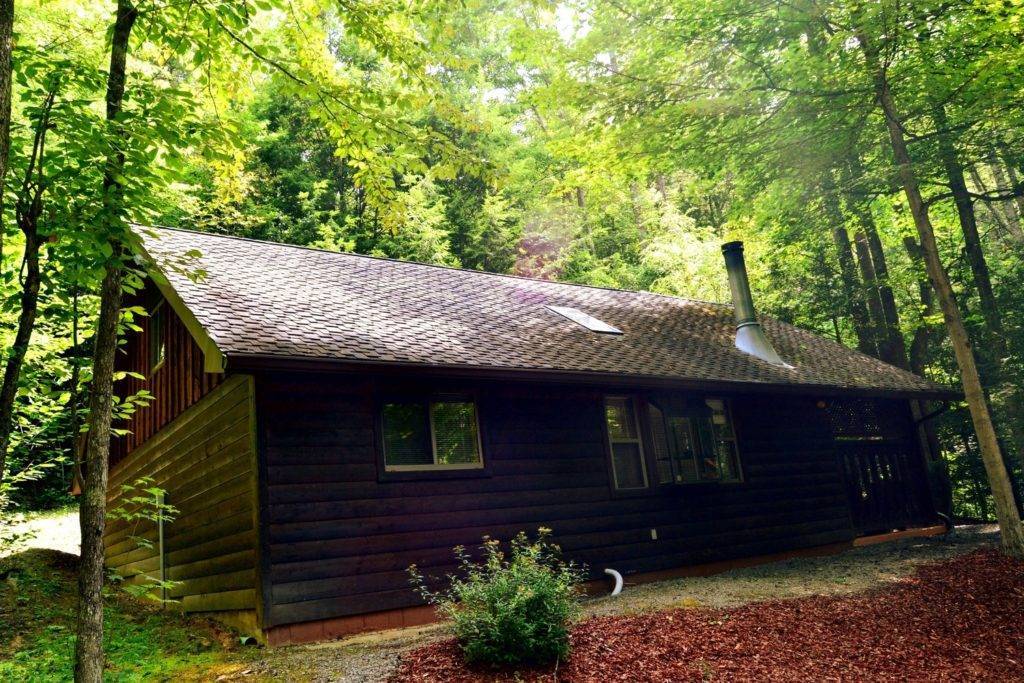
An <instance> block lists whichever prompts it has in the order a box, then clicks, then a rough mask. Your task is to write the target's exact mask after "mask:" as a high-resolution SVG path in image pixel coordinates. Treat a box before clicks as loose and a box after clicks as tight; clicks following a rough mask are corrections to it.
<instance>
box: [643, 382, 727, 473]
mask: <svg viewBox="0 0 1024 683" xmlns="http://www.w3.org/2000/svg"><path fill="white" fill-rule="evenodd" d="M647 422H648V425H649V427H650V430H651V434H650V437H651V438H650V443H651V448H652V450H653V452H654V461H655V464H656V466H657V474H658V483H659V484H696V483H701V482H737V481H740V480H741V478H742V477H741V472H740V464H739V452H738V449H737V446H736V434H735V432H734V430H733V425H732V417H731V415H730V413H729V406H728V404H727V403H726V402H725V401H724V400H722V399H714V398H713V399H706V400H703V401H697V400H693V399H685V398H683V397H678V396H671V397H664V399H662V398H658V399H655V400H652V401H651V402H649V403H648V404H647Z"/></svg>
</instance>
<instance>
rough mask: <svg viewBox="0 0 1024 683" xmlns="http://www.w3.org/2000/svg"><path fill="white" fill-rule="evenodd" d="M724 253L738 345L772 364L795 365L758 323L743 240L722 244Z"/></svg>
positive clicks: (744, 350)
mask: <svg viewBox="0 0 1024 683" xmlns="http://www.w3.org/2000/svg"><path fill="white" fill-rule="evenodd" d="M722 255H723V256H725V270H726V272H727V273H728V274H729V291H731V292H732V305H733V309H734V311H735V314H736V348H738V349H739V350H740V351H743V352H744V353H749V354H750V355H751V356H756V357H757V358H760V359H761V360H763V361H766V362H768V363H771V364H772V365H778V366H779V367H784V368H788V367H792V366H790V365H787V364H786V362H785V361H783V360H782V358H780V357H779V354H778V353H776V352H775V347H773V346H772V343H771V342H770V341H768V337H766V336H765V335H764V330H763V329H761V323H759V322H757V314H756V313H755V311H754V297H752V296H751V295H750V282H749V281H748V280H747V265H746V263H745V262H744V261H743V242H727V243H726V244H723V245H722Z"/></svg>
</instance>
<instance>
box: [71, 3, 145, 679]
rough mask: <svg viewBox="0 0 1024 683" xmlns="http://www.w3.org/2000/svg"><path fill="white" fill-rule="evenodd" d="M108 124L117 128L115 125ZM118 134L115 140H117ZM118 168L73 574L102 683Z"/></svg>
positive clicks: (114, 70) (114, 88)
mask: <svg viewBox="0 0 1024 683" xmlns="http://www.w3.org/2000/svg"><path fill="white" fill-rule="evenodd" d="M137 17H138V12H137V10H136V9H135V7H134V6H133V5H132V4H131V3H130V2H129V0H118V3H117V16H116V19H115V21H114V30H113V32H112V34H111V45H110V72H109V74H108V76H107V99H106V102H107V111H106V118H107V122H108V123H109V124H110V125H112V126H116V123H115V121H116V118H117V115H118V114H119V113H120V112H121V107H122V103H123V101H124V90H125V81H126V78H127V67H126V64H127V60H128V41H129V39H130V38H131V32H132V27H133V26H134V25H135V20H136V18H137ZM115 131H116V132H118V133H119V135H118V137H120V133H121V132H120V131H118V130H117V129H116V128H115ZM120 142H121V141H120V140H118V143H120ZM123 171H124V153H123V151H121V150H120V149H118V150H117V151H115V152H113V153H112V154H111V156H110V157H109V158H108V159H107V163H106V168H105V169H104V174H103V196H104V204H105V206H104V209H105V210H104V215H103V221H104V222H105V225H104V226H103V227H104V229H105V230H106V233H107V234H106V239H107V240H109V241H110V243H111V246H112V247H113V256H112V257H111V260H110V261H109V262H108V263H107V266H106V274H105V276H104V278H103V284H102V285H101V287H100V315H99V323H98V325H97V329H96V335H95V337H94V342H93V343H94V345H95V348H94V350H93V369H92V390H91V392H90V396H89V437H88V445H87V451H86V470H85V482H84V485H83V490H82V498H81V503H80V505H81V508H80V513H79V520H80V524H81V529H82V557H81V563H80V566H79V573H78V593H79V603H78V621H77V625H76V631H75V632H76V635H77V639H76V641H75V680H76V681H78V682H79V683H102V680H103V662H104V656H103V593H102V591H103V530H104V527H105V525H106V502H107V501H106V497H107V465H108V460H109V455H110V422H111V411H112V406H113V388H114V387H113V385H114V354H115V351H116V349H117V326H118V320H119V318H120V314H121V277H122V274H121V269H122V267H123V264H122V262H121V258H123V257H124V256H125V254H124V247H123V245H122V243H121V240H120V238H119V233H120V231H121V229H122V227H121V217H122V214H123V206H122V202H123V190H122V187H121V184H120V182H119V181H118V178H119V177H120V176H121V175H122V174H123Z"/></svg>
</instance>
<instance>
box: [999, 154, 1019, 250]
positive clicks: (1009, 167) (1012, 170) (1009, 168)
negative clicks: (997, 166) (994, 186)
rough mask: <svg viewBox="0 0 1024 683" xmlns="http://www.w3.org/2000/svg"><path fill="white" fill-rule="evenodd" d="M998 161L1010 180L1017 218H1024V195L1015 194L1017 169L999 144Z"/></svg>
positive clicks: (1017, 182) (1017, 185)
mask: <svg viewBox="0 0 1024 683" xmlns="http://www.w3.org/2000/svg"><path fill="white" fill-rule="evenodd" d="M999 160H1000V161H1002V162H1003V165H1004V166H1005V167H1006V175H1007V176H1008V177H1009V179H1010V187H1011V188H1013V190H1014V193H1015V196H1014V198H1013V203H1014V206H1016V208H1017V211H1016V213H1017V216H1018V217H1024V195H1022V194H1017V192H1019V190H1020V189H1021V182H1020V177H1019V176H1018V175H1017V169H1016V167H1015V166H1014V165H1013V159H1012V158H1011V156H1010V151H1009V149H1007V147H1006V145H1005V144H1004V143H999ZM1022 238H1024V235H1022Z"/></svg>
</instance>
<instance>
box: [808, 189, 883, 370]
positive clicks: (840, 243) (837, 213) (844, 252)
mask: <svg viewBox="0 0 1024 683" xmlns="http://www.w3.org/2000/svg"><path fill="white" fill-rule="evenodd" d="M822 189H823V192H824V195H823V196H824V205H825V214H826V215H827V216H828V219H829V222H830V223H831V224H832V242H833V243H834V244H835V246H836V258H837V260H838V261H839V278H840V282H842V286H843V294H845V296H846V302H847V307H848V308H847V310H848V313H849V314H850V318H851V319H852V320H853V330H854V332H855V333H856V335H857V349H858V350H859V351H860V352H861V353H866V354H868V355H871V356H876V357H877V356H878V347H877V346H876V345H875V344H874V343H873V341H874V340H873V339H872V336H871V317H870V315H869V314H868V308H867V305H866V304H865V303H864V297H863V296H861V294H862V287H861V284H860V282H859V281H858V279H857V267H856V265H855V264H854V261H853V249H852V248H851V246H850V235H849V233H847V232H846V226H845V225H844V221H843V212H842V211H841V210H840V208H839V201H838V199H837V198H836V195H835V188H834V187H833V185H832V183H831V182H826V184H825V186H824V187H823V188H822Z"/></svg>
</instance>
